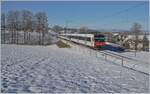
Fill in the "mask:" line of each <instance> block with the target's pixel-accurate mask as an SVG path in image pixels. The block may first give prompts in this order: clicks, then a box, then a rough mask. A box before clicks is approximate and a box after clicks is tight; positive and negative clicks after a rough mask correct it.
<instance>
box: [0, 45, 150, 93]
mask: <svg viewBox="0 0 150 94" xmlns="http://www.w3.org/2000/svg"><path fill="white" fill-rule="evenodd" d="M1 65H2V66H1V68H2V69H1V70H2V74H1V76H2V77H1V78H2V81H1V82H2V89H1V90H2V92H5V93H11V92H22V93H26V92H31V93H33V92H37V93H39V92H42V93H53V92H55V93H56V92H57V93H59V92H63V93H69V92H70V93H74V92H76V93H86V92H88V93H110V92H117V93H120V92H122V93H124V92H125V93H131V92H134V93H138V92H140V93H148V89H149V75H146V74H142V73H140V72H137V71H133V70H130V69H126V68H123V67H121V66H119V65H115V64H113V63H111V62H106V61H105V60H104V59H97V58H96V57H95V56H94V52H91V54H90V52H89V50H86V49H84V50H82V49H77V47H76V46H74V47H72V48H58V47H57V46H56V45H51V46H25V45H7V44H2V46H1Z"/></svg>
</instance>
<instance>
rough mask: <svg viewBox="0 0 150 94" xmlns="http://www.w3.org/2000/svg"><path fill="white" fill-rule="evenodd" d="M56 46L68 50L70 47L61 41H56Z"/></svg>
mask: <svg viewBox="0 0 150 94" xmlns="http://www.w3.org/2000/svg"><path fill="white" fill-rule="evenodd" d="M56 45H57V46H58V47H59V48H70V47H71V46H70V45H68V44H66V43H64V42H62V41H58V42H57V43H56Z"/></svg>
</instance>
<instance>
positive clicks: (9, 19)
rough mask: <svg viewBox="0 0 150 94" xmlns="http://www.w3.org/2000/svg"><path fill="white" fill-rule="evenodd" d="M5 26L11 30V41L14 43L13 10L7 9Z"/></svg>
mask: <svg viewBox="0 0 150 94" xmlns="http://www.w3.org/2000/svg"><path fill="white" fill-rule="evenodd" d="M7 27H8V30H9V32H11V43H14V31H15V15H14V11H9V12H8V14H7Z"/></svg>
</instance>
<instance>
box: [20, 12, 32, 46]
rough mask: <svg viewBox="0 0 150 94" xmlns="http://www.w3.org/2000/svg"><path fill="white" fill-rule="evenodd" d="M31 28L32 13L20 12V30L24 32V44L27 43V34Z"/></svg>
mask: <svg viewBox="0 0 150 94" xmlns="http://www.w3.org/2000/svg"><path fill="white" fill-rule="evenodd" d="M31 28H32V13H31V12H30V11H28V10H23V11H22V29H23V31H24V43H25V44H26V43H27V40H28V32H29V31H31Z"/></svg>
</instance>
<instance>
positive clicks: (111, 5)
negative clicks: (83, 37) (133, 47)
mask: <svg viewBox="0 0 150 94" xmlns="http://www.w3.org/2000/svg"><path fill="white" fill-rule="evenodd" d="M135 6H136V7H135ZM22 9H27V10H30V11H32V12H33V13H36V12H38V11H44V12H46V14H47V16H48V21H49V25H50V26H53V25H60V26H65V24H66V22H67V23H68V26H69V27H77V28H80V27H82V26H86V27H88V28H92V29H123V30H129V29H130V28H131V26H132V24H133V23H134V22H138V23H140V24H141V25H142V30H148V16H149V15H148V14H149V9H148V2H147V1H143V2H142V1H107V2H104V1H88V2H87V1H70V2H69V1H24V2H23V1H7V2H6V1H5V2H3V3H2V12H3V11H5V12H7V11H9V10H22ZM124 10H127V11H124ZM120 11H124V12H122V13H120V14H116V13H118V12H120Z"/></svg>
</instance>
